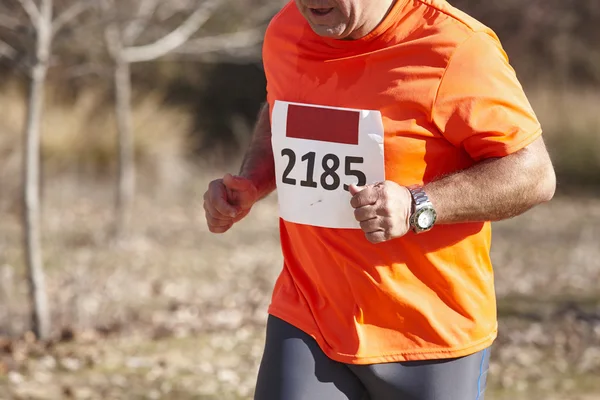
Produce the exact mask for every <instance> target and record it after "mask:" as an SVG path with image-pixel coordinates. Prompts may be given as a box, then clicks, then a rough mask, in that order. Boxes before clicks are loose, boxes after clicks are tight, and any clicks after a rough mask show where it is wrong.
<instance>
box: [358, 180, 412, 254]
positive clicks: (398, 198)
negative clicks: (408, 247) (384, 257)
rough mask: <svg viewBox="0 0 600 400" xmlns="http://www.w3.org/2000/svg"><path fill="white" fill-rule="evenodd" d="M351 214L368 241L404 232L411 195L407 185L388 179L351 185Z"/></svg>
mask: <svg viewBox="0 0 600 400" xmlns="http://www.w3.org/2000/svg"><path fill="white" fill-rule="evenodd" d="M350 194H351V195H352V200H350V204H351V205H352V207H353V208H354V217H355V218H356V220H357V221H358V222H360V227H361V229H362V230H363V232H364V233H365V236H366V238H367V240H368V241H369V242H371V243H382V242H386V241H388V240H392V239H396V238H399V237H402V236H404V235H406V233H407V232H408V231H409V230H410V222H409V219H410V213H411V208H412V197H411V195H410V192H409V191H408V189H407V188H405V187H403V186H400V185H398V184H397V183H394V182H391V181H385V182H381V183H377V184H374V185H367V186H362V187H358V186H356V185H350Z"/></svg>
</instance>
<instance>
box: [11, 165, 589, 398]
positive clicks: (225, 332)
mask: <svg viewBox="0 0 600 400" xmlns="http://www.w3.org/2000/svg"><path fill="white" fill-rule="evenodd" d="M220 173H221V171H213V172H212V173H211V172H205V173H202V174H199V176H198V177H197V178H195V179H194V180H191V181H188V182H187V184H184V185H181V186H180V187H179V188H178V189H177V190H175V191H169V194H168V195H166V194H163V195H159V196H157V195H156V191H155V190H147V189H146V190H143V192H142V193H141V194H140V195H139V196H138V199H137V206H136V214H135V227H136V233H135V235H133V236H132V237H131V238H130V239H129V240H128V241H126V242H123V243H120V244H111V243H110V242H109V241H108V240H107V238H106V235H105V232H106V230H107V226H108V224H107V221H108V220H109V216H110V207H108V204H110V201H109V199H110V196H107V195H106V191H105V189H106V188H105V186H103V185H94V184H87V185H86V186H81V185H75V184H74V182H73V181H71V180H64V181H57V183H56V184H54V185H52V187H51V188H49V190H48V191H47V192H46V212H45V218H44V232H45V235H44V243H45V248H46V252H45V259H46V266H47V271H48V279H49V282H48V286H49V290H50V297H51V300H52V304H53V315H54V318H53V320H54V321H55V324H56V326H55V328H56V329H57V335H58V334H59V333H60V330H63V331H64V332H63V335H64V336H65V337H66V339H69V336H70V333H71V332H73V333H74V334H75V340H74V341H71V340H67V341H66V342H65V343H58V344H56V345H54V346H52V347H51V348H49V349H37V348H36V346H35V345H26V344H24V343H22V342H16V343H13V344H12V349H11V350H10V352H6V351H5V352H4V353H2V350H0V372H1V371H2V370H4V372H3V373H4V374H5V378H4V379H3V378H1V375H2V373H0V393H11V396H13V397H4V398H7V399H9V398H10V399H13V398H14V399H17V398H20V399H59V398H68V396H66V395H65V393H67V394H68V395H69V396H73V398H82V399H84V398H87V399H101V398H114V399H151V398H155V399H198V398H200V399H248V398H250V395H251V393H252V388H253V384H254V379H255V373H256V368H257V366H258V361H259V357H260V354H261V350H262V344H263V329H264V322H265V318H266V315H265V310H266V307H267V305H268V302H269V297H270V291H271V288H272V284H273V282H274V279H275V277H276V275H277V273H278V271H279V269H280V267H281V255H280V251H279V248H278V237H277V218H276V211H277V209H276V198H275V197H274V196H271V197H270V198H268V199H267V200H265V201H264V202H263V203H261V204H259V205H258V206H257V207H256V208H255V209H254V210H253V212H252V214H251V216H250V217H249V218H248V219H247V220H245V221H243V222H241V223H240V224H239V225H238V226H236V227H235V229H234V230H232V231H231V232H230V233H228V234H226V235H222V236H215V235H212V234H210V233H209V232H208V231H207V229H206V227H205V225H204V224H203V221H202V214H201V206H200V203H199V199H200V194H201V193H202V191H203V188H204V187H205V185H206V183H207V181H208V179H209V178H211V177H212V176H215V175H217V174H220ZM190 175H193V174H191V173H190ZM557 216H560V221H559V222H556V218H557ZM0 220H1V221H3V223H2V225H0V266H2V282H3V285H2V286H3V289H1V290H0V296H3V300H2V303H3V304H4V306H3V307H2V308H0V311H1V312H0V327H2V328H3V329H4V330H5V331H6V332H5V333H7V334H18V333H19V332H22V331H23V330H24V328H25V325H24V323H25V321H26V318H25V316H26V306H25V305H26V296H25V286H24V282H23V280H22V270H23V269H22V259H21V255H20V251H19V226H18V221H17V220H16V218H15V216H14V215H7V214H0ZM594 221H598V222H600V201H598V200H596V199H583V200H582V199H580V200H579V202H578V204H577V205H575V204H573V203H572V201H571V199H569V198H558V199H556V200H555V201H553V202H552V203H550V204H548V205H545V206H542V207H539V208H537V209H535V210H533V211H531V212H530V213H527V214H526V215H524V216H522V217H520V218H518V219H515V220H512V221H506V222H502V223H499V224H496V229H495V232H496V233H495V237H494V249H493V257H494V261H495V264H496V272H497V289H498V294H499V296H500V297H501V304H500V311H501V315H502V317H501V336H500V338H499V340H498V342H497V344H496V346H495V348H494V355H493V363H492V368H491V377H490V395H489V396H488V397H489V398H490V399H496V400H499V399H528V400H535V399H587V398H591V397H587V398H586V397H585V396H592V395H593V394H594V393H595V394H596V395H597V394H598V393H600V386H599V385H598V382H597V381H596V380H594V379H593V377H594V376H598V374H599V373H600V317H599V315H600V298H599V297H598V294H597V288H598V282H599V281H600V248H598V246H597V238H598V237H600V224H597V223H594ZM2 347H3V346H0V348H2ZM552 396H554V397H552ZM2 398H3V397H2V395H0V399H2Z"/></svg>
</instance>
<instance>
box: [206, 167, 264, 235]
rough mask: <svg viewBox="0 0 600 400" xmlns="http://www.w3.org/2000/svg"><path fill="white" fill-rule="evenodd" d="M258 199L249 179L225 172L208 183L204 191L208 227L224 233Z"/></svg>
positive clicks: (254, 187) (245, 213) (242, 216)
mask: <svg viewBox="0 0 600 400" xmlns="http://www.w3.org/2000/svg"><path fill="white" fill-rule="evenodd" d="M257 201H258V190H257V189H256V186H254V184H253V183H252V181H250V180H249V179H246V178H243V177H241V176H232V175H231V174H226V175H225V176H224V177H223V179H216V180H214V181H212V182H211V183H210V184H209V185H208V190H207V191H206V193H204V211H205V213H206V222H207V224H208V229H209V230H210V231H211V232H212V233H225V232H227V231H228V230H229V229H230V228H231V227H232V226H233V224H235V223H236V222H238V221H240V220H241V219H242V218H244V217H245V216H246V215H248V213H249V212H250V209H251V208H252V206H253V205H254V203H256V202H257Z"/></svg>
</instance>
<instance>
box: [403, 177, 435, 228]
mask: <svg viewBox="0 0 600 400" xmlns="http://www.w3.org/2000/svg"><path fill="white" fill-rule="evenodd" d="M408 190H409V191H410V194H411V196H412V199H413V206H412V214H411V216H410V219H409V222H410V226H411V228H412V229H413V231H414V232H415V233H422V232H427V231H429V230H431V228H433V225H434V224H435V220H436V219H437V213H436V212H435V208H433V204H432V203H431V201H429V197H427V193H425V190H424V189H423V186H410V187H409V188H408Z"/></svg>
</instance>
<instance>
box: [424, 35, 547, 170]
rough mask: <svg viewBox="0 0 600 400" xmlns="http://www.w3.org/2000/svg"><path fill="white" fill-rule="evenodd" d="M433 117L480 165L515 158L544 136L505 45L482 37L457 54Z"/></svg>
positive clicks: (475, 36)
mask: <svg viewBox="0 0 600 400" xmlns="http://www.w3.org/2000/svg"><path fill="white" fill-rule="evenodd" d="M431 118H432V121H433V122H434V123H435V125H436V126H437V127H438V129H439V130H440V132H441V133H442V134H443V135H444V137H445V138H446V139H447V140H448V141H449V142H451V143H452V144H453V145H455V146H456V147H460V148H462V149H464V150H465V151H466V152H467V153H468V154H469V155H470V156H471V158H473V159H474V160H478V161H479V160H483V159H486V158H494V157H503V156H506V155H509V154H512V153H515V152H517V151H519V150H521V149H523V148H525V147H528V146H529V145H531V144H533V143H534V142H535V141H536V140H537V139H538V138H539V137H540V136H541V133H542V128H541V126H540V123H539V121H538V119H537V117H536V115H535V113H534V111H533V109H532V107H531V105H530V103H529V101H528V99H527V96H526V95H525V93H524V90H523V88H522V86H521V84H520V83H519V81H518V79H517V76H516V73H515V71H514V70H513V68H512V67H511V66H510V64H509V62H508V58H507V56H506V54H505V52H504V50H503V49H502V47H501V45H500V43H499V42H498V41H497V40H496V39H494V38H493V37H491V36H490V35H488V34H486V33H482V32H480V33H475V34H473V35H472V36H471V37H470V38H469V39H467V40H466V41H465V42H464V43H463V44H461V45H459V46H458V47H457V49H456V50H455V53H454V55H453V56H452V58H451V60H450V61H449V64H448V66H447V68H446V71H445V73H444V76H443V78H442V80H441V82H440V85H439V88H438V92H437V95H436V98H435V100H434V103H433V106H432V114H431ZM542 144H543V143H542ZM538 146H539V145H537V144H536V145H535V146H534V148H537V147H538Z"/></svg>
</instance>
